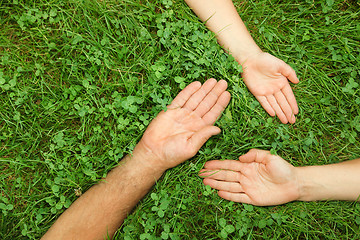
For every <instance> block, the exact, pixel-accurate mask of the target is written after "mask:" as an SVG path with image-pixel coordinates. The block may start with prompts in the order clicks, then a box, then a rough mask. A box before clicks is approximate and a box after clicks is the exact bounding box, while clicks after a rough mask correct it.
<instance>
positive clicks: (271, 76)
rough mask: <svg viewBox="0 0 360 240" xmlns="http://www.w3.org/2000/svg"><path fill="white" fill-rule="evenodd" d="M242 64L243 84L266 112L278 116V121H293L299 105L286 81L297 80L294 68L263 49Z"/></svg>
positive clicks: (294, 81) (296, 81) (295, 81)
mask: <svg viewBox="0 0 360 240" xmlns="http://www.w3.org/2000/svg"><path fill="white" fill-rule="evenodd" d="M242 66H243V74H242V76H243V78H244V82H245V84H246V86H247V87H248V89H249V90H250V92H251V93H252V94H253V95H254V96H255V97H256V99H257V100H258V101H259V102H260V104H261V106H263V108H264V109H265V110H266V111H267V112H268V114H270V115H271V116H275V115H276V116H278V118H279V119H280V121H281V122H282V123H288V122H290V123H295V114H298V112H299V109H298V106H297V103H296V99H295V96H294V93H293V91H292V89H291V87H290V85H289V82H288V80H290V81H291V82H292V83H298V82H299V79H298V78H297V76H296V73H295V71H294V70H293V69H292V68H291V67H290V66H289V65H287V64H286V63H285V62H284V61H282V60H280V59H278V58H276V57H274V56H272V55H271V54H269V53H264V52H260V53H258V54H255V55H253V56H251V57H249V58H248V59H247V60H246V61H245V62H244V63H243V64H242Z"/></svg>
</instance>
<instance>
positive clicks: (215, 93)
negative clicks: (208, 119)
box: [195, 80, 227, 117]
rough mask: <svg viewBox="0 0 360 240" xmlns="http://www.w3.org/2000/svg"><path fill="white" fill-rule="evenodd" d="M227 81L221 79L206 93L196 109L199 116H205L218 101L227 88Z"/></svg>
mask: <svg viewBox="0 0 360 240" xmlns="http://www.w3.org/2000/svg"><path fill="white" fill-rule="evenodd" d="M226 88H227V82H226V81H225V80H220V81H219V82H217V83H216V85H215V87H214V88H213V89H212V90H211V91H210V92H209V93H208V94H207V95H206V97H205V98H204V99H203V100H202V101H201V103H200V104H199V105H198V106H197V108H196V109H195V112H196V114H197V115H198V116H200V117H203V116H204V115H205V114H206V113H207V112H208V111H209V110H210V109H211V108H212V107H213V106H214V105H215V103H216V102H217V100H218V99H219V96H220V95H221V94H222V93H223V92H224V91H225V90H226Z"/></svg>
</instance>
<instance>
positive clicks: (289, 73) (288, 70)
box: [279, 61, 299, 83]
mask: <svg viewBox="0 0 360 240" xmlns="http://www.w3.org/2000/svg"><path fill="white" fill-rule="evenodd" d="M279 70H280V73H281V74H282V75H284V76H285V77H286V78H287V79H289V80H290V81H291V82H292V83H298V82H299V79H298V77H297V76H296V73H295V70H294V69H292V67H290V66H289V65H288V64H286V63H285V62H284V61H281V64H280V69H279Z"/></svg>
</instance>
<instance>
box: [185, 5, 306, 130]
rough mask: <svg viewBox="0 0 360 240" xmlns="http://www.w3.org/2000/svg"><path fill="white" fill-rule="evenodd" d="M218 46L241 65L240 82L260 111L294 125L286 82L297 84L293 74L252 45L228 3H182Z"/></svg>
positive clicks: (294, 106) (295, 108)
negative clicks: (246, 88) (245, 87)
mask: <svg viewBox="0 0 360 240" xmlns="http://www.w3.org/2000/svg"><path fill="white" fill-rule="evenodd" d="M185 2H186V3H187V4H188V5H189V6H190V7H191V8H192V10H193V11H194V12H195V14H196V15H197V16H199V18H200V19H201V20H202V21H206V26H207V27H208V28H209V29H210V30H211V31H213V32H214V33H216V36H217V39H218V41H219V43H220V44H221V45H222V46H223V47H224V48H225V49H226V50H228V51H229V53H230V54H232V55H233V56H234V58H235V59H236V60H237V61H238V62H239V63H240V64H241V65H242V67H243V74H242V76H243V79H244V82H245V84H246V86H247V87H248V89H249V90H250V92H251V93H252V94H253V95H254V96H255V97H256V99H257V100H258V101H259V102H260V104H261V105H262V106H263V108H264V109H265V110H266V111H267V112H268V113H269V114H270V115H271V116H275V115H276V116H278V117H279V119H280V120H281V122H282V123H287V122H290V123H294V122H295V116H294V115H295V114H297V113H298V112H299V110H298V106H297V102H296V99H295V96H294V94H293V92H292V90H291V87H290V85H289V83H288V79H289V80H290V81H291V82H293V83H298V82H299V79H298V78H297V76H296V73H295V71H294V70H293V69H292V68H291V67H290V66H289V65H287V64H286V63H285V62H283V61H282V60H280V59H278V58H276V57H274V56H272V55H270V54H268V53H264V52H263V51H262V50H261V49H260V48H259V47H258V46H257V45H256V43H255V41H254V40H253V38H252V37H251V35H250V33H249V32H248V31H247V29H246V26H245V25H244V23H243V21H242V20H241V18H240V16H239V15H238V13H237V11H236V9H235V7H234V5H233V4H232V1H231V0H185Z"/></svg>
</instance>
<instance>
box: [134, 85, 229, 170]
mask: <svg viewBox="0 0 360 240" xmlns="http://www.w3.org/2000/svg"><path fill="white" fill-rule="evenodd" d="M226 88H227V83H226V81H224V80H220V81H216V80H215V79H209V80H207V81H206V82H205V83H204V84H203V85H201V83H200V82H193V83H191V84H189V85H188V86H187V87H186V88H185V89H183V90H182V91H181V92H180V93H179V94H178V95H177V96H176V97H175V99H174V100H173V101H172V103H171V104H170V105H169V106H168V108H167V111H162V112H160V113H159V115H158V116H157V117H156V118H155V119H154V120H153V121H152V122H151V123H150V125H149V126H148V128H147V129H146V131H145V133H144V135H143V137H142V139H141V140H140V142H139V144H138V146H137V147H138V148H143V149H145V151H146V152H147V153H148V161H151V163H150V164H152V165H153V166H154V167H157V168H160V169H162V170H166V169H168V168H172V167H174V166H176V165H178V164H180V163H182V162H184V161H185V160H187V159H189V158H191V157H193V156H194V155H195V154H196V153H197V152H198V150H199V149H200V148H201V146H202V145H203V144H204V143H205V142H206V141H207V140H208V139H209V138H210V137H211V136H213V135H216V134H219V133H220V129H219V128H218V127H216V126H213V124H214V123H215V121H216V119H217V118H218V117H219V116H220V115H221V113H222V111H223V110H224V109H225V107H226V106H227V105H228V103H229V101H230V94H229V92H227V91H226ZM154 156H155V157H154Z"/></svg>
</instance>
